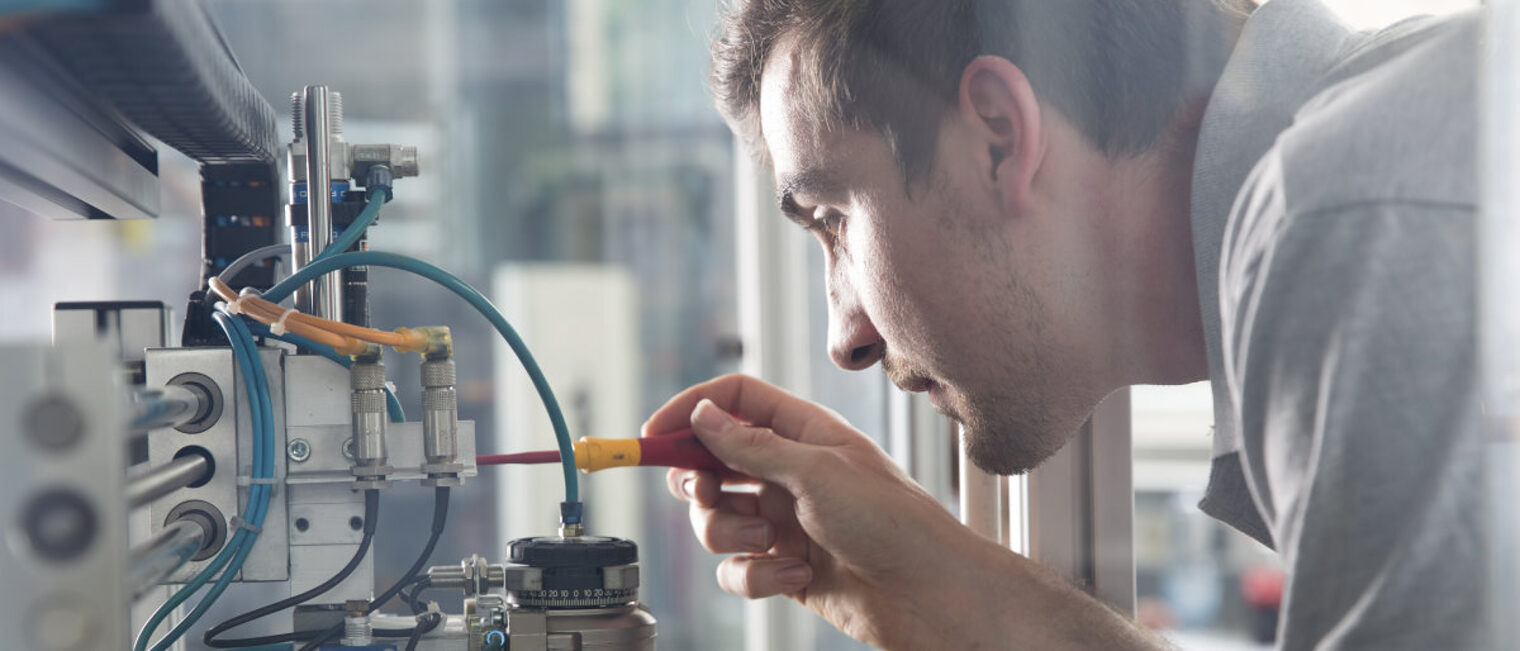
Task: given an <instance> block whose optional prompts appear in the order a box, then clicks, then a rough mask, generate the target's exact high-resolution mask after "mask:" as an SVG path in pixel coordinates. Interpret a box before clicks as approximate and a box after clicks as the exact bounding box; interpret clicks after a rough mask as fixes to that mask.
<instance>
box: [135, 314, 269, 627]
mask: <svg viewBox="0 0 1520 651" xmlns="http://www.w3.org/2000/svg"><path fill="white" fill-rule="evenodd" d="M212 317H213V318H214V319H215V320H216V322H217V325H219V326H221V327H222V330H223V332H224V333H225V334H226V335H227V339H228V341H230V342H231V343H232V353H233V356H234V358H235V360H236V361H237V365H238V369H239V370H240V371H241V373H242V375H243V379H244V382H243V383H244V388H245V389H246V390H247V392H248V399H249V413H250V416H251V419H252V422H253V429H254V432H255V439H254V445H253V463H252V466H253V468H252V470H253V476H254V477H258V478H271V477H273V476H274V461H273V458H274V422H273V410H272V409H271V407H270V398H269V385H268V381H267V378H266V376H265V373H264V367H263V360H261V359H260V358H259V357H258V354H257V351H252V352H250V349H251V348H252V347H253V346H252V337H251V336H250V335H249V334H248V330H247V328H240V327H238V326H239V325H241V321H240V320H238V319H232V318H230V317H228V316H227V315H226V314H225V313H222V312H220V311H218V312H216V313H214V314H213V315H212ZM269 490H270V486H269V485H268V484H254V485H253V486H252V487H250V488H249V491H248V501H247V503H245V505H244V507H243V512H244V513H246V514H247V515H248V518H247V519H246V520H247V522H248V523H249V524H250V525H252V526H254V527H258V526H261V525H262V524H263V522H264V515H265V513H266V512H267V509H268V506H269ZM256 539H257V534H256V533H253V532H252V531H250V530H248V529H238V531H237V533H236V534H234V535H233V538H232V540H231V541H230V542H229V543H228V545H227V546H226V547H225V548H223V549H222V552H221V553H220V554H218V555H217V557H216V559H215V560H213V561H212V563H211V564H210V565H208V566H207V567H206V568H205V569H203V570H201V572H200V573H198V574H196V576H195V577H194V578H192V579H191V581H190V582H189V583H188V584H186V585H185V586H184V587H183V588H181V589H180V590H179V591H177V592H175V593H174V595H173V596H172V597H170V598H169V600H168V601H166V602H164V604H163V605H162V606H160V607H159V608H158V610H156V611H155V612H154V613H153V616H152V617H150V618H149V620H148V622H147V623H146V624H145V625H144V626H143V630H142V632H141V633H139V634H138V637H137V641H136V644H135V645H134V647H133V648H134V649H136V650H137V651H143V650H144V649H145V648H146V647H147V643H148V641H149V639H150V638H151V637H152V635H153V631H154V630H155V629H157V628H158V625H159V624H161V623H162V622H163V620H164V619H165V618H167V617H168V615H169V613H171V612H173V611H174V609H175V608H177V607H178V606H179V605H180V604H182V603H184V602H185V601H186V600H187V599H189V598H190V596H191V595H193V594H194V593H195V592H197V591H199V590H200V589H201V588H202V587H204V586H205V585H206V583H207V582H208V581H209V580H210V578H211V577H212V576H213V575H215V574H216V573H217V572H219V571H221V570H222V568H224V567H226V566H227V565H228V563H229V562H231V563H234V565H233V566H232V567H231V568H228V569H227V571H226V572H223V574H222V577H221V579H220V580H218V582H217V584H216V586H214V587H213V588H212V591H211V593H210V594H208V595H207V596H206V597H205V598H203V599H202V600H201V602H200V603H199V604H198V605H197V606H196V608H195V611H194V612H192V613H191V615H190V616H189V617H187V618H186V619H185V621H183V622H181V623H180V624H179V625H178V626H176V627H175V628H174V629H173V630H171V631H170V632H169V633H168V634H167V635H165V636H164V638H163V639H162V640H160V641H159V643H158V644H157V645H155V646H154V650H155V651H159V650H162V649H167V648H168V647H169V646H170V645H172V644H173V643H174V641H175V640H177V639H179V637H180V636H181V635H183V634H184V632H185V631H186V630H188V629H189V628H190V626H191V625H193V624H194V623H195V621H196V620H198V619H199V618H200V616H201V614H203V613H204V612H205V610H206V609H207V608H209V607H210V606H211V604H212V603H213V602H215V601H216V599H217V598H219V597H220V596H221V593H222V591H223V590H225V589H226V584H227V583H228V582H230V581H231V579H232V577H233V576H235V575H236V574H237V573H238V571H239V570H241V568H242V565H243V561H244V559H246V558H247V555H248V552H249V551H251V550H252V548H253V543H254V541H255V540H256Z"/></svg>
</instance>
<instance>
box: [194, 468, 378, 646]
mask: <svg viewBox="0 0 1520 651" xmlns="http://www.w3.org/2000/svg"><path fill="white" fill-rule="evenodd" d="M379 516H380V491H378V490H375V489H373V488H372V489H369V490H366V491H364V537H363V538H361V539H359V549H357V550H355V551H354V555H353V556H352V557H351V558H349V559H348V564H346V565H344V566H343V569H340V570H338V573H337V574H334V575H332V577H331V578H329V579H327V580H326V581H323V582H322V583H321V584H319V585H317V586H316V587H314V588H312V589H310V590H307V591H306V592H302V593H301V594H298V595H293V596H290V597H286V598H284V599H281V600H279V601H276V602H274V603H272V604H268V605H265V606H260V607H258V608H255V609H253V610H250V611H248V612H246V613H243V614H241V615H238V616H237V617H233V618H231V619H228V620H226V621H224V622H221V623H219V624H217V625H216V626H212V627H211V628H209V629H207V630H206V634H205V635H202V636H201V641H202V642H204V643H205V644H206V646H208V647H211V648H213V649H241V648H244V647H250V646H258V645H261V644H278V643H279V642H268V641H265V640H267V639H268V638H270V637H272V636H267V635H266V636H262V637H257V638H240V639H222V640H218V639H216V637H217V636H218V635H221V634H222V633H226V632H227V631H229V630H231V629H233V628H235V627H238V626H242V625H243V624H247V623H248V622H251V621H253V620H255V619H259V618H261V617H265V616H268V615H272V614H274V613H277V612H280V611H282V610H285V609H286V608H292V607H295V606H298V605H300V604H303V603H306V602H307V601H310V600H312V599H314V598H316V597H317V596H320V595H322V594H324V593H326V592H327V591H328V590H331V589H333V588H335V587H337V586H338V584H339V583H342V582H343V580H344V579H347V578H348V577H349V575H351V574H353V573H354V570H355V569H358V567H359V564H360V563H361V562H363V561H364V555H365V554H367V553H368V552H369V546H370V543H372V542H373V541H374V539H375V526H376V525H375V523H376V521H377V520H379ZM301 639H304V637H303V638H301ZM282 641H285V642H289V641H291V640H282Z"/></svg>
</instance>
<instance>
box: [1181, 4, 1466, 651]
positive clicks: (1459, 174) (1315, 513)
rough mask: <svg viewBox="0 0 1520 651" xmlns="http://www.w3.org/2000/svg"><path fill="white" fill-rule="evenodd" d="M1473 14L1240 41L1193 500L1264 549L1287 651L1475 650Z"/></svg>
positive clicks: (1222, 169) (1209, 182)
mask: <svg viewBox="0 0 1520 651" xmlns="http://www.w3.org/2000/svg"><path fill="white" fill-rule="evenodd" d="M1481 35H1482V29H1481V23H1480V21H1479V19H1478V17H1477V16H1476V15H1475V14H1464V15H1459V16H1456V17H1452V18H1446V19H1439V20H1437V19H1418V20H1413V21H1407V22H1405V23H1401V24H1399V25H1395V26H1393V27H1391V28H1388V29H1385V30H1382V31H1379V32H1371V33H1356V32H1352V31H1350V30H1348V29H1347V28H1346V27H1344V26H1343V25H1341V24H1339V23H1338V22H1337V21H1336V19H1335V18H1334V16H1333V15H1332V14H1330V13H1329V12H1328V11H1327V10H1326V9H1325V8H1324V7H1322V6H1321V5H1319V4H1318V2H1316V1H1315V0H1272V2H1269V3H1267V4H1266V5H1264V6H1263V7H1262V8H1261V9H1259V10H1258V11H1257V13H1256V15H1254V16H1253V17H1252V18H1251V19H1250V21H1249V22H1248V23H1247V26H1246V30H1245V32H1244V33H1243V35H1242V40H1241V42H1240V44H1239V45H1238V46H1237V49H1236V51H1235V53H1234V54H1233V55H1232V57H1231V59H1230V63H1229V65H1228V66H1227V68H1226V70H1225V74H1224V77H1223V78H1222V80H1221V82H1220V85H1219V87H1218V89H1217V90H1216V91H1215V94H1214V96H1213V98H1212V99H1211V100H1210V104H1209V108H1208V111H1207V113H1206V115H1205V119H1204V126H1203V131H1202V133H1201V135H1200V140H1199V147H1198V157H1197V162H1196V169H1195V174H1194V193H1193V221H1194V246H1195V255H1196V256H1197V265H1198V272H1199V287H1200V290H1199V291H1200V296H1201V298H1202V305H1203V314H1204V324H1205V339H1206V343H1207V345H1208V352H1209V365H1210V371H1211V377H1212V378H1213V384H1214V397H1215V418H1216V422H1215V460H1214V468H1213V471H1212V476H1211V478H1210V484H1209V489H1208V492H1207V494H1206V497H1205V499H1204V501H1203V503H1202V504H1200V506H1201V507H1202V508H1203V509H1204V510H1205V511H1206V512H1208V513H1209V514H1211V515H1213V516H1215V517H1217V518H1219V519H1221V520H1224V521H1225V522H1227V523H1229V524H1231V525H1232V526H1235V527H1236V528H1238V529H1240V530H1242V531H1245V532H1246V533H1248V534H1250V535H1252V536H1254V537H1256V538H1257V539H1259V540H1262V541H1263V542H1265V543H1267V544H1269V545H1273V546H1274V547H1275V548H1276V549H1277V550H1278V552H1279V553H1280V554H1281V556H1282V559H1283V563H1284V564H1285V566H1286V568H1287V571H1288V575H1289V581H1288V589H1287V594H1286V596H1285V601H1284V604H1283V618H1282V620H1281V629H1280V635H1279V644H1280V645H1281V646H1282V647H1284V648H1289V649H1306V648H1359V649H1362V648H1365V649H1434V648H1451V649H1457V648H1460V649H1469V648H1479V647H1481V646H1482V639H1481V638H1480V637H1479V635H1480V634H1481V631H1482V623H1483V615H1484V607H1483V604H1484V602H1483V597H1484V594H1485V586H1484V578H1485V571H1484V561H1485V544H1486V528H1485V522H1484V520H1483V517H1482V515H1481V513H1482V505H1481V500H1480V497H1481V495H1482V493H1481V489H1482V475H1481V472H1480V470H1481V467H1482V465H1481V462H1480V458H1479V454H1480V452H1481V438H1480V435H1479V427H1478V405H1477V377H1476V331H1475V328H1476V326H1475V318H1474V317H1475V285H1476V282H1475V280H1476V277H1475V273H1476V272H1475V268H1474V265H1473V257H1474V253H1475V240H1474V237H1475V228H1476V220H1475V215H1476V203H1477V202H1476V197H1477V187H1476V182H1475V178H1476V168H1477V162H1476V159H1477V154H1476V150H1477V140H1476V123H1477V109H1476V106H1477V89H1476V82H1475V76H1476V72H1477V62H1478V53H1479V50H1478V47H1479V43H1480V38H1481Z"/></svg>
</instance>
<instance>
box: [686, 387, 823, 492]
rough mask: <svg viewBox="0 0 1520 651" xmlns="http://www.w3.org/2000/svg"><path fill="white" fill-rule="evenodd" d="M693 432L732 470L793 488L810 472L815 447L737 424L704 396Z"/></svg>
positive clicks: (817, 453) (769, 431) (816, 449)
mask: <svg viewBox="0 0 1520 651" xmlns="http://www.w3.org/2000/svg"><path fill="white" fill-rule="evenodd" d="M691 423H692V432H693V433H694V434H696V436H697V439H698V440H700V441H701V442H702V445H705V446H707V450H708V451H709V452H712V454H713V456H715V457H717V458H718V459H719V460H721V461H722V462H723V463H724V464H726V465H727V466H728V467H729V468H732V469H733V470H735V471H737V472H740V473H743V474H746V475H749V476H751V477H755V478H758V479H764V480H767V481H773V482H776V483H778V484H781V485H782V486H783V487H785V488H788V489H794V490H792V492H793V493H794V494H796V493H797V492H798V491H797V490H795V488H796V487H797V486H798V485H799V484H800V483H801V482H804V481H806V479H807V478H808V477H809V476H810V475H811V468H813V467H814V465H815V462H816V461H817V460H818V458H819V456H820V453H824V454H826V452H823V451H821V450H819V449H818V448H816V447H814V446H810V445H805V444H802V443H799V442H797V441H793V440H791V439H788V438H784V437H781V436H777V434H776V432H775V431H774V430H772V429H769V428H765V427H752V426H747V425H745V424H743V423H740V422H739V421H738V420H737V419H735V418H734V417H733V416H731V415H729V414H728V413H727V412H725V411H724V410H722V409H720V408H719V407H718V406H716V405H715V404H713V402H712V401H710V400H707V399H705V398H704V399H703V400H702V401H701V402H700V403H698V404H697V408H696V411H695V412H694V413H693V414H692V418H691Z"/></svg>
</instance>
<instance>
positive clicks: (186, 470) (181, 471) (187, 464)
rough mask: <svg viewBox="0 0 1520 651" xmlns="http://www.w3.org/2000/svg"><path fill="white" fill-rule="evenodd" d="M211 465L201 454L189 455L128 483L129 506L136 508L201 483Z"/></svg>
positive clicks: (151, 470) (149, 471) (134, 478)
mask: <svg viewBox="0 0 1520 651" xmlns="http://www.w3.org/2000/svg"><path fill="white" fill-rule="evenodd" d="M210 470H211V464H209V463H207V462H206V458H205V457H203V456H201V455H199V454H187V455H185V456H182V457H179V458H178V459H175V460H173V461H170V462H169V463H166V464H164V465H161V466H158V467H155V468H153V469H150V470H148V471H147V472H145V473H143V474H141V475H139V476H137V477H133V478H131V479H130V480H128V481H127V506H128V507H130V508H136V507H138V506H142V505H144V504H147V503H148V502H152V501H153V500H156V499H158V498H160V497H163V496H165V495H168V494H169V493H173V492H174V491H177V490H179V489H181V488H184V487H186V486H189V485H190V484H194V483H196V482H198V481H200V480H201V479H202V478H204V477H205V476H206V473H207V472H209V471H210Z"/></svg>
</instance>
